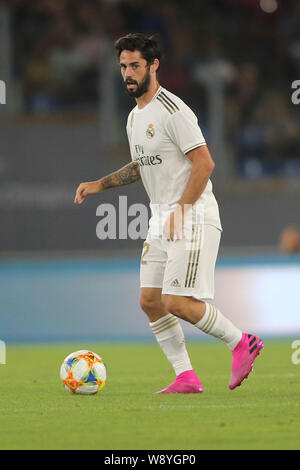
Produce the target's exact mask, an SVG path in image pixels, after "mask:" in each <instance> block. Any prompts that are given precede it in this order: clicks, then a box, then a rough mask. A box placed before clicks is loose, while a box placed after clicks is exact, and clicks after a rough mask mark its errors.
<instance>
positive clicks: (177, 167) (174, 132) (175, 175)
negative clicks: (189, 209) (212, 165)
mask: <svg viewBox="0 0 300 470" xmlns="http://www.w3.org/2000/svg"><path fill="white" fill-rule="evenodd" d="M127 135H128V140H129V146H130V152H131V157H132V160H133V161H136V162H138V163H139V166H140V174H141V178H142V181H143V183H144V186H145V189H146V191H147V194H148V196H149V198H150V208H151V212H152V217H151V219H150V222H149V228H150V231H152V232H153V233H155V234H157V233H159V234H161V233H162V228H163V225H164V222H165V220H166V218H167V216H168V215H169V214H170V212H172V211H173V210H174V209H175V207H176V204H177V203H178V201H179V200H180V198H181V196H182V194H183V192H184V190H185V188H186V185H187V182H188V179H189V176H190V173H191V169H192V162H191V161H190V160H189V159H188V157H186V155H185V154H186V153H187V152H189V151H191V150H193V149H195V148H197V147H200V146H201V145H206V142H205V140H204V137H203V135H202V132H201V129H200V127H199V125H198V121H197V117H196V116H195V114H194V113H193V111H192V110H191V109H190V108H189V107H188V106H187V105H186V104H185V103H184V102H183V101H182V100H181V99H180V98H178V97H177V96H176V95H174V94H173V93H170V92H169V91H167V90H166V89H164V88H163V87H159V89H158V90H157V92H156V93H155V95H154V96H153V98H152V100H151V101H150V103H148V104H147V105H146V106H145V107H144V108H142V109H139V108H138V106H136V107H135V108H134V109H133V110H132V111H131V112H130V114H129V116H128V120H127ZM194 207H196V208H197V212H198V214H199V213H200V214H201V223H205V224H210V225H214V226H215V227H217V228H219V229H220V230H222V227H221V222H220V217H219V209H218V204H217V201H216V199H215V197H214V194H213V192H212V183H211V181H210V180H209V181H208V183H207V185H206V188H205V190H204V191H203V193H202V194H201V196H200V197H199V199H198V200H197V202H196V203H195V204H194Z"/></svg>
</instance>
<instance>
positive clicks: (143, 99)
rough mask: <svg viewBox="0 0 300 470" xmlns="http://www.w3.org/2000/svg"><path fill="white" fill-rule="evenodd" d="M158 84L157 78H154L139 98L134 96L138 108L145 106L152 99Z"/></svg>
mask: <svg viewBox="0 0 300 470" xmlns="http://www.w3.org/2000/svg"><path fill="white" fill-rule="evenodd" d="M159 87H160V84H159V83H158V81H157V80H155V81H154V82H153V83H150V85H149V89H148V91H147V92H146V93H144V94H143V95H142V96H140V97H139V98H136V99H135V101H136V104H137V105H138V108H139V109H143V108H144V107H145V106H147V104H148V103H150V101H151V100H152V98H153V96H154V95H155V93H156V92H157V90H158V89H159Z"/></svg>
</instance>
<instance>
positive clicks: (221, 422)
mask: <svg viewBox="0 0 300 470" xmlns="http://www.w3.org/2000/svg"><path fill="white" fill-rule="evenodd" d="M291 342H292V341H287V340H285V341H271V340H269V341H268V340H265V341H264V343H265V349H264V350H263V351H262V353H261V355H260V356H259V357H258V358H257V360H256V361H255V366H254V371H253V372H252V373H251V374H250V376H249V379H248V380H246V381H245V382H244V383H243V385H242V386H241V387H238V388H237V389H235V390H234V391H231V390H229V389H228V382H229V376H230V371H231V354H230V351H229V350H228V348H227V347H226V346H225V345H223V344H222V343H221V342H218V341H212V342H206V341H200V342H198V343H196V342H191V343H189V344H188V349H189V353H190V356H191V359H192V362H193V365H194V368H195V370H196V372H197V373H198V374H199V377H200V379H201V380H202V383H203V386H204V393H203V394H199V395H198V394H197V395H155V394H154V392H155V391H157V390H159V389H161V388H163V387H164V386H166V385H167V384H168V383H170V382H171V381H172V380H173V378H174V376H173V373H172V370H171V368H170V366H169V364H168V362H167V360H166V359H165V358H164V356H163V353H162V351H161V350H160V348H159V346H158V345H157V344H154V343H146V344H128V345H127V344H123V345H120V344H118V345H117V344H110V345H109V344H106V343H105V344H94V343H93V344H89V343H84V342H83V343H80V344H78V343H77V344H59V345H28V346H25V345H19V346H8V348H7V364H6V365H0V397H1V400H0V449H107V450H126V449H132V450H133V449H134V450H136V449H145V450H155V449H156V450H173V449H176V450H187V449H188V450H195V449H299V448H300V395H299V390H300V364H299V365H295V364H293V363H292V361H291V355H292V352H293V350H292V349H291ZM77 349H91V350H94V351H95V352H96V353H98V354H100V356H102V357H103V359H104V360H105V362H106V363H107V365H108V381H107V384H106V385H105V387H104V388H103V390H102V391H101V392H100V393H99V394H97V395H94V396H80V395H72V394H69V393H68V392H66V391H65V390H64V388H63V386H62V384H61V382H60V379H59V368H60V364H61V362H62V360H63V359H64V357H65V356H66V355H67V354H69V353H70V352H72V351H76V350H77Z"/></svg>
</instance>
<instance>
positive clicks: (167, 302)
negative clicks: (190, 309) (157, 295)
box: [162, 294, 182, 317]
mask: <svg viewBox="0 0 300 470" xmlns="http://www.w3.org/2000/svg"><path fill="white" fill-rule="evenodd" d="M180 300H181V299H180V297H178V296H176V295H168V294H164V295H163V296H162V303H163V305H164V307H165V309H166V310H167V311H168V312H169V313H172V314H173V315H176V316H178V317H181V316H182V306H181V302H180Z"/></svg>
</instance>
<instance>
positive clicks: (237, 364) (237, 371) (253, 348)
mask: <svg viewBox="0 0 300 470" xmlns="http://www.w3.org/2000/svg"><path fill="white" fill-rule="evenodd" d="M263 347H264V345H263V342H262V340H261V339H260V338H258V337H257V336H255V335H249V334H247V333H243V336H242V339H241V340H240V342H239V343H238V344H237V346H236V347H235V348H234V350H233V351H232V373H231V378H230V382H229V388H230V389H231V390H233V389H234V388H235V387H237V386H239V385H241V383H242V382H243V380H244V379H247V377H248V375H249V374H250V372H251V371H252V369H253V363H254V360H255V358H256V357H257V356H258V355H259V353H260V351H261V349H263Z"/></svg>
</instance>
